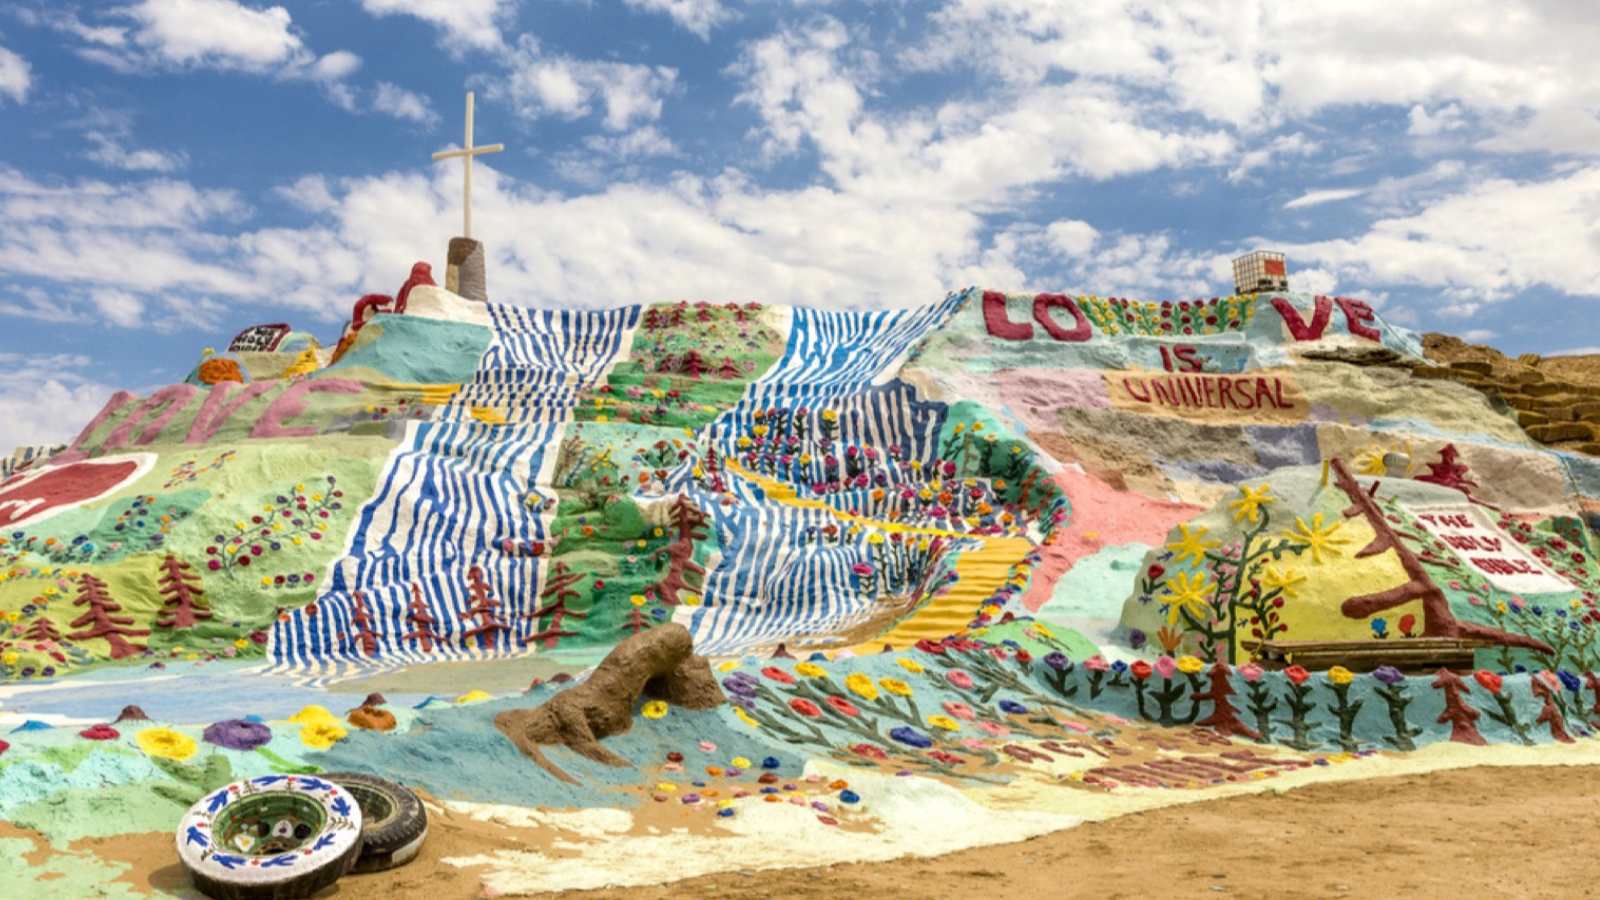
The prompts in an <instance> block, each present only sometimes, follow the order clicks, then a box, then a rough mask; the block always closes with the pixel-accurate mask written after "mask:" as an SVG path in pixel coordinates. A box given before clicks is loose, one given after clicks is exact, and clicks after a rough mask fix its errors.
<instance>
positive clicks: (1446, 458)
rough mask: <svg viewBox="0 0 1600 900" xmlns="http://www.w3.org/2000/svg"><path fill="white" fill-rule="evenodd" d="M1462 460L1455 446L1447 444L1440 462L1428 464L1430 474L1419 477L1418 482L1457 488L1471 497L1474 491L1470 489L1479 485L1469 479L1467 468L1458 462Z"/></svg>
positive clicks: (1440, 454) (1441, 449) (1441, 451)
mask: <svg viewBox="0 0 1600 900" xmlns="http://www.w3.org/2000/svg"><path fill="white" fill-rule="evenodd" d="M1460 458H1461V453H1460V452H1459V451H1457V450H1456V445H1455V444H1445V445H1444V446H1443V447H1442V448H1440V450H1439V461H1438V462H1431V463H1428V473H1427V474H1426V475H1418V476H1417V478H1416V480H1417V481H1426V482H1429V483H1432V484H1437V485H1442V486H1444V487H1447V488H1455V489H1456V490H1458V491H1460V492H1461V493H1463V494H1466V495H1467V496H1469V497H1470V496H1472V491H1470V490H1468V489H1469V488H1475V487H1477V486H1478V483H1477V482H1476V481H1473V480H1472V479H1470V478H1468V477H1467V474H1468V472H1467V467H1466V465H1465V464H1463V463H1461V462H1458V460H1459V459H1460Z"/></svg>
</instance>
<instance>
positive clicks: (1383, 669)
mask: <svg viewBox="0 0 1600 900" xmlns="http://www.w3.org/2000/svg"><path fill="white" fill-rule="evenodd" d="M1372 677H1373V678H1376V679H1378V680H1379V681H1381V682H1383V683H1384V684H1387V685H1389V686H1390V687H1393V686H1394V685H1397V684H1399V683H1400V682H1402V681H1405V680H1406V676H1404V675H1402V674H1400V670H1399V669H1396V668H1395V667H1394V666H1379V667H1377V668H1376V669H1374V670H1372Z"/></svg>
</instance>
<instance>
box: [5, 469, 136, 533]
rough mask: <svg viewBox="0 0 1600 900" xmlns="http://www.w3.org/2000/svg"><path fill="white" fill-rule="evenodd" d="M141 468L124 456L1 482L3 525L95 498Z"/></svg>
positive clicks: (29, 520) (44, 471)
mask: <svg viewBox="0 0 1600 900" xmlns="http://www.w3.org/2000/svg"><path fill="white" fill-rule="evenodd" d="M138 471H139V460H138V459H129V458H127V457H122V458H118V459H109V460H94V461H91V462H75V463H68V464H67V465H64V466H50V467H48V468H46V469H44V470H43V471H42V472H40V473H39V474H37V475H31V474H24V475H20V476H18V477H16V478H13V479H11V480H10V481H8V482H5V483H4V484H0V527H10V526H14V525H21V524H23V523H25V522H31V521H33V520H36V519H39V518H41V517H42V516H44V515H45V514H46V513H49V512H50V511H51V510H55V509H58V508H60V507H63V506H69V505H72V504H74V503H82V502H84V501H85V500H93V499H94V498H96V497H99V496H101V495H103V494H106V493H108V492H110V491H112V490H115V489H116V488H118V487H120V486H121V485H122V484H123V483H124V482H126V481H127V480H128V479H129V478H131V477H133V476H134V475H135V474H136V473H137V472H138Z"/></svg>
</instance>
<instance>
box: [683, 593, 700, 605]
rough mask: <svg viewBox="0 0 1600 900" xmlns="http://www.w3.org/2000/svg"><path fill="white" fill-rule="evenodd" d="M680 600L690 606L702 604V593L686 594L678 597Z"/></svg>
mask: <svg viewBox="0 0 1600 900" xmlns="http://www.w3.org/2000/svg"><path fill="white" fill-rule="evenodd" d="M678 602H679V603H682V604H683V605H684V606H690V607H694V606H699V605H700V595H699V594H684V595H683V596H682V597H679V598H678Z"/></svg>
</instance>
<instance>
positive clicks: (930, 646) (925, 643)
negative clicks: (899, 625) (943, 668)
mask: <svg viewBox="0 0 1600 900" xmlns="http://www.w3.org/2000/svg"><path fill="white" fill-rule="evenodd" d="M916 646H917V649H918V650H921V651H922V652H923V653H931V654H933V655H934V656H943V655H944V645H943V644H941V643H939V642H937V641H930V640H928V639H927V638H923V639H921V640H919V641H917V645H916Z"/></svg>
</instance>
